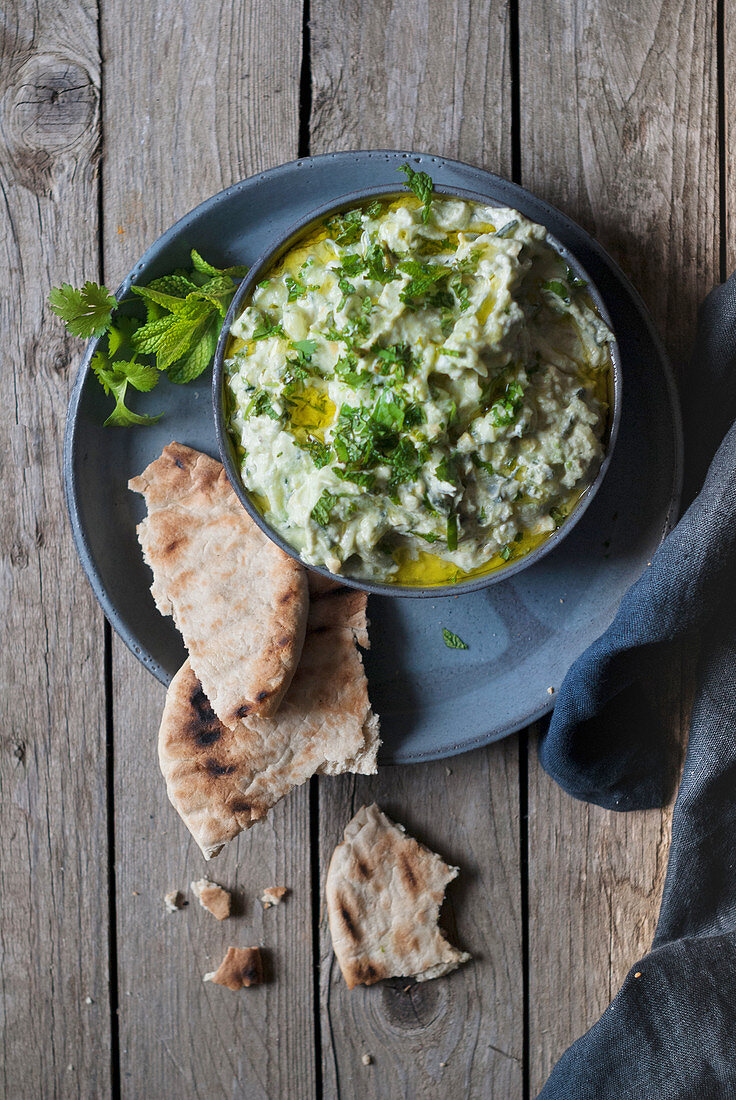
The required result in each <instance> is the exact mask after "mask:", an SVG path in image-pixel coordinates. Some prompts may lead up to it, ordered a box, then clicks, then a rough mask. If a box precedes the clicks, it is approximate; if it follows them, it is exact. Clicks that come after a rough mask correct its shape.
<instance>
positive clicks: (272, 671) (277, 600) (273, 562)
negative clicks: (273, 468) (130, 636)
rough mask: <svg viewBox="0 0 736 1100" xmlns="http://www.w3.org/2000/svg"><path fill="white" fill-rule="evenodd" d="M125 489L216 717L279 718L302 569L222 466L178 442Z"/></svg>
mask: <svg viewBox="0 0 736 1100" xmlns="http://www.w3.org/2000/svg"><path fill="white" fill-rule="evenodd" d="M128 487H129V488H130V489H132V490H133V492H136V493H142V494H143V496H144V497H145V498H146V505H147V507H148V516H147V518H146V519H144V520H143V522H142V523H141V524H139V526H138V538H139V540H140V544H141V546H142V547H143V556H144V558H145V560H146V562H147V563H148V565H149V566H150V567H151V569H152V570H153V585H152V587H151V592H152V593H153V598H154V600H155V601H156V606H157V607H158V609H159V611H160V612H161V613H162V614H163V615H173V617H174V621H175V623H176V625H177V626H178V628H179V630H180V631H181V633H182V635H183V637H184V642H185V644H186V647H187V650H188V651H189V659H190V661H191V663H192V667H193V668H195V669H196V671H197V676H198V678H199V680H200V681H201V683H202V686H203V688H204V691H205V694H206V695H207V698H208V699H209V700H210V703H211V704H212V709H213V710H214V712H215V714H216V715H217V716H218V718H219V719H220V721H221V722H222V723H223V724H224V725H226V726H228V727H229V728H231V729H232V728H233V726H234V725H235V724H236V722H237V721H238V719H239V718H242V717H244V716H245V715H247V714H261V715H264V716H265V715H271V714H275V713H276V711H277V709H278V706H279V704H280V702H281V700H282V698H283V696H284V693H285V691H286V689H287V688H288V686H289V683H290V682H291V678H292V676H293V674H294V669H295V668H296V666H297V664H298V662H299V655H300V653H301V649H302V644H303V642H304V630H305V626H306V620H307V611H308V608H309V599H308V592H307V580H306V570H305V569H304V568H303V566H301V565H300V564H299V563H298V562H296V561H294V559H293V558H290V557H289V556H288V554H285V553H284V552H283V551H282V550H279V548H278V546H275V545H274V543H272V542H271V540H270V539H269V538H267V536H266V535H265V534H264V533H263V531H261V529H260V527H258V525H257V524H256V523H254V522H253V520H252V519H251V518H250V516H249V515H248V513H247V512H246V511H245V509H244V508H243V506H242V505H241V504H240V501H239V500H238V498H237V497H236V496H235V493H234V492H233V490H232V488H231V486H230V483H229V481H228V479H227V475H226V473H225V470H224V468H223V466H222V465H221V464H220V463H219V462H215V460H214V459H212V458H209V456H208V455H204V454H201V453H200V452H199V451H193V450H192V449H191V448H190V447H184V446H182V445H181V444H180V443H170V444H169V445H168V447H164V450H163V453H162V455H161V457H160V458H157V459H156V461H155V462H152V463H151V465H150V466H148V467H147V468H146V469H145V470H144V471H143V473H142V474H141V475H140V477H134V478H133V479H132V480H131V481H130V482H128Z"/></svg>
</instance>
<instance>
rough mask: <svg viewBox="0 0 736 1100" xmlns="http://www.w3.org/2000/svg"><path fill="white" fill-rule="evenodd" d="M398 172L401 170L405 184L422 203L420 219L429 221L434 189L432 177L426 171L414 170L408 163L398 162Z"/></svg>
mask: <svg viewBox="0 0 736 1100" xmlns="http://www.w3.org/2000/svg"><path fill="white" fill-rule="evenodd" d="M398 171H399V172H403V173H404V175H405V176H406V186H407V187H410V188H411V190H412V191H413V192H414V194H415V195H416V197H417V198H418V199H419V201H420V202H422V203H423V204H424V209H423V210H422V221H423V222H425V223H426V222H428V221H429V212H430V209H431V206H432V192H433V191H434V183H433V182H432V177H431V176H430V175H428V174H427V173H426V172H415V171H414V169H413V168H412V167H411V165H410V164H400V165H399V168H398Z"/></svg>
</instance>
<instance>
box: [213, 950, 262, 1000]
mask: <svg viewBox="0 0 736 1100" xmlns="http://www.w3.org/2000/svg"><path fill="white" fill-rule="evenodd" d="M202 981H203V982H214V983H215V985H224V986H226V988H227V989H232V990H233V992H237V990H238V989H243V988H246V989H247V988H248V987H249V986H251V985H260V984H261V982H262V981H263V959H262V958H261V952H260V949H259V948H258V947H228V949H227V955H226V956H225V958H224V959H223V960H222V962H221V963H220V965H219V966H218V968H217V970H213V971H212V973H211V974H205V976H204V977H203V978H202Z"/></svg>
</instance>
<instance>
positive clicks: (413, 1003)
mask: <svg viewBox="0 0 736 1100" xmlns="http://www.w3.org/2000/svg"><path fill="white" fill-rule="evenodd" d="M382 993H383V1010H384V1012H385V1015H386V1022H387V1023H388V1024H389V1025H390V1026H391V1027H393V1028H396V1029H397V1030H398V1031H423V1030H424V1029H425V1028H428V1027H430V1025H431V1024H432V1023H434V1021H435V1020H436V1019H437V1017H438V1016H439V1015H440V1013H441V1012H442V1010H443V1008H444V1005H445V996H444V993H443V989H442V987H441V986H440V985H439V983H437V982H415V981H413V979H411V978H396V979H394V980H392V981H390V982H386V983H384V985H383V986H382Z"/></svg>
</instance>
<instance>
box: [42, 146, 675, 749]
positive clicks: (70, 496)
mask: <svg viewBox="0 0 736 1100" xmlns="http://www.w3.org/2000/svg"><path fill="white" fill-rule="evenodd" d="M364 156H368V157H370V158H371V159H372V158H376V159H378V158H380V157H385V158H387V159H389V158H390V159H393V158H396V157H405V158H407V159H411V158H417V162H418V163H422V162H427V161H430V162H434V163H437V164H442V165H448V166H450V167H452V168H455V169H461V170H470V171H471V172H473V173H479V174H481V175H482V176H485V177H487V178H488V179H489V180H491V181H493V182H494V183H495V184H500V185H501V186H502V187H511V188H513V189H514V191H515V192H516V193H517V194H521V195H522V196H524V197H528V198H529V199H530V200H531V201H532V202H533V203H535V204H537V205H540V206H541V207H542V208H543V209H544V210H545V212H547V211H548V212H549V213H550V214H551V215H552V216H554V217H557V218H562V219H564V220H565V221H567V222H569V223H570V224H571V225H572V226H574V227H575V228H576V229H577V230H579V231H580V232H581V233H583V234H584V235H585V237H586V238H587V242H589V244H590V246H591V247H592V250H593V251H594V252H595V253H596V255H597V256H598V257H599V258H600V259H601V260H602V262H603V263H605V264H606V265H607V266H608V267H609V269H610V270H611V272H612V274H613V275H614V276H615V278H616V279H617V280H618V282H619V283H620V285H621V287H622V289H623V291H624V292H625V294H626V296H627V297H628V298H629V300H630V301H631V303H632V305H633V306H634V307H635V309H636V311H637V313H638V315H639V317H640V318H641V320H642V321H643V323H644V326H645V328H646V331H647V334H648V336H649V338H650V340H651V342H652V345H653V347H654V348H655V350H656V352H657V357H658V360H659V366H660V369H661V373H662V376H663V378H664V382H665V389H666V394H667V399H668V405H669V411H670V414H671V419H672V442H673V452H674V464H673V470H672V489H671V492H670V499H669V503H668V507H667V511H666V514H665V516H664V521H663V525H662V528H661V533H660V538H659V543H658V544H657V545H658V546H661V544H662V542H663V541H664V539H665V538H666V536H667V535H668V534H669V532H670V531H671V530H672V529H673V527H674V526H675V522H676V518H677V516H678V514H679V509H680V504H681V500H682V492H683V479H684V435H683V424H682V410H681V406H680V399H679V392H678V389H677V383H676V381H675V375H674V371H673V369H672V364H671V362H670V358H669V355H668V353H667V351H666V349H665V346H664V342H663V340H662V338H661V336H660V334H659V332H658V330H657V328H656V326H655V324H654V321H653V319H652V317H651V315H650V313H649V310H648V309H647V306H646V304H645V302H644V300H643V298H642V297H641V295H640V294H639V292H638V290H637V289H636V288H635V287H634V286H633V284H632V283H631V281H630V280H629V278H628V276H627V275H626V274H625V273H624V272H623V271H622V269H621V267H620V266H619V264H618V263H617V262H616V261H615V260H614V259H613V257H611V256H610V255H609V253H608V252H607V251H606V249H604V248H603V246H602V245H601V244H599V242H598V241H597V240H596V239H595V237H593V236H591V234H589V233H588V232H587V230H586V229H584V228H583V227H582V226H581V225H579V223H578V222H576V221H575V219H573V218H571V217H570V216H569V215H568V214H566V213H565V212H564V211H562V210H560V209H558V208H557V207H555V206H553V205H552V204H551V203H549V202H548V201H547V200H546V199H544V198H541V197H540V196H538V195H535V194H534V193H533V192H531V191H529V190H528V189H527V188H525V187H523V186H522V185H521V184H517V183H514V181H513V180H508V179H506V178H504V177H503V176H499V175H497V174H496V173H494V172H490V171H488V170H487V169H485V168H481V167H478V166H477V165H472V164H469V163H468V162H467V161H460V160H455V159H454V158H451V157H443V156H441V155H440V154H437V153H424V152H419V151H417V150H404V149H350V150H341V151H339V152H331V153H319V154H316V155H315V156H310V157H297V158H294V159H292V160H290V161H285V162H284V163H282V164H278V165H275V166H274V167H272V168H268V169H265V170H264V171H263V172H258V173H254V174H253V175H251V176H246V177H244V178H243V179H241V180H238V181H237V182H236V183H233V184H231V185H230V186H229V187H226V188H223V189H222V190H220V191H217V192H215V194H213V195H210V196H209V197H208V198H206V199H203V200H202V202H200V203H198V204H197V205H196V206H194V207H192V208H191V209H190V210H189V211H187V213H185V214H183V215H182V216H181V217H180V218H178V219H177V220H176V221H175V222H174V223H173V224H172V225H170V226H169V227H168V228H167V229H166V230H165V231H164V232H163V233H161V234H160V235H159V236H158V237H157V238H156V239H155V240H154V241H153V242H152V243H151V244H150V245H149V246H148V248H147V249H146V250H145V251H144V252H143V254H142V255H141V257H140V258H139V260H138V261H137V263H136V264H135V265H134V266H133V267H132V268H131V269H130V270H129V272H128V274H127V275H126V276H125V278H124V279H123V280H122V282H121V283H120V284H119V286H118V288H117V290H116V291H115V297H116V298H117V299H118V300H120V299H121V298H122V297H123V296H124V295H125V294H126V293H127V292H128V289H129V287H130V286H131V284H132V283H134V282H135V280H136V276H137V275H139V274H140V273H141V272H142V271H143V269H144V268H145V267H146V266H147V264H148V263H149V262H150V260H151V259H152V258H153V255H152V254H154V253H156V252H158V251H159V250H160V249H161V248H162V246H163V245H164V244H165V243H166V241H167V240H168V239H169V238H171V237H175V236H177V235H178V234H179V233H180V232H182V231H183V230H184V229H186V227H187V226H189V225H191V224H192V223H193V222H195V221H197V220H198V219H199V218H200V217H201V216H202V215H203V214H204V213H205V211H209V210H211V209H212V208H213V207H215V206H217V205H218V204H219V203H221V202H223V201H226V200H227V199H228V198H230V197H231V196H232V195H234V194H237V193H238V192H240V191H241V190H243V188H244V187H245V186H246V185H249V184H250V185H253V184H255V183H257V182H261V181H265V180H267V179H273V178H274V177H277V176H280V175H284V174H288V173H289V172H291V171H293V170H294V169H299V168H304V167H311V166H312V165H313V164H314V163H318V162H323V161H330V160H336V159H340V160H349V159H350V158H354V157H364ZM100 339H101V338H97V339H93V340H90V341H89V342H88V344H87V346H86V348H85V351H84V353H83V355H82V359H81V361H80V363H79V366H78V368H77V372H76V376H75V379H74V384H73V386H72V389H71V392H70V395H69V401H68V405H67V415H66V423H65V427H64V439H63V449H62V477H63V481H64V497H65V502H66V508H67V514H68V516H69V522H70V526H71V530H72V537H73V540H74V544H75V548H76V551H77V554H78V556H79V559H80V563H81V565H82V568H83V570H84V572H85V574H86V576H87V579H88V581H89V583H90V585H91V587H92V590H93V592H94V594H95V597H96V599H97V601H98V603H99V604H100V607H101V608H102V611H103V613H104V615H105V617H106V618H107V620H108V622H109V623H110V626H111V627H112V628H113V629H114V630H115V633H116V634H117V635H118V637H119V638H120V639H121V640H122V641H123V642H124V644H125V645H126V646H127V648H128V649H129V650H130V652H131V653H132V654H133V656H134V657H136V658H137V659H138V661H140V663H141V664H142V665H143V666H144V667H145V668H146V669H147V670H148V671H149V672H151V673H152V674H153V675H154V676H155V677H156V679H157V680H158V681H159V682H160V683H161V684H163V685H164V687H166V686H168V683H169V682H170V678H169V677H168V675H167V674H166V672H165V670H164V669H162V668H161V666H160V665H159V663H158V662H157V661H156V660H155V659H154V658H153V657H152V656H151V655H149V654H148V653H147V652H145V651H144V650H142V649H141V648H140V646H138V645H137V644H136V642H135V641H134V639H133V638H132V637H129V636H128V632H127V631H126V630H125V628H124V627H123V624H122V622H121V620H120V616H119V614H118V612H117V609H116V608H115V607H114V606H113V604H112V602H111V600H110V598H109V597H108V595H107V591H106V589H105V586H104V584H103V582H102V579H101V576H100V574H99V572H98V570H97V567H96V565H95V562H94V559H93V556H92V553H91V550H90V547H89V543H88V541H87V538H86V535H85V532H84V529H83V526H82V522H81V517H80V512H79V508H78V504H77V501H78V483H77V478H76V473H75V469H74V461H73V459H74V454H75V446H76V440H77V431H78V426H79V418H78V412H79V404H80V400H81V394H82V390H83V388H84V385H85V383H86V381H87V377H88V375H89V372H90V363H91V360H92V357H93V355H94V354H95V351H96V350H97V346H98V344H99V340H100ZM578 656H579V655H578ZM575 660H577V658H575ZM556 696H557V693H556V694H555V697H553V698H550V700H549V702H546V701H545V702H543V703H542V704H541V706H538V707H535V708H534V709H533V710H531V711H529V712H528V713H527V714H525V715H524V716H523V717H522V718H520V719H512V720H511V721H510V722H508V723H506V724H505V725H504V726H502V727H500V728H497V729H495V730H489V731H487V732H486V733H483V734H478V735H476V736H473V737H471V738H468V739H467V740H463V741H457V742H455V743H453V744H452V745H449V746H445V747H444V748H442V749H440V750H437V751H431V750H430V751H427V750H423V751H417V752H406V751H401V752H400V753H399V755H398V756H395V755H394V756H392V758H391V760H390V761H387V762H386V764H409V763H419V762H425V761H426V762H429V761H432V760H442V759H447V758H449V757H451V756H456V755H458V754H460V753H464V752H470V751H472V750H473V749H477V748H482V747H485V746H487V745H490V744H492V743H493V742H494V741H500V740H502V739H504V738H506V737H509V736H511V735H512V734H514V733H517V732H518V731H519V730H521V729H525V728H527V727H528V726H530V725H533V724H534V723H535V722H538V721H540V720H541V719H542V718H544V717H545V716H546V715H547V714H549V713H550V712H551V711H552V710H553V709H554V706H555V703H556ZM384 766H386V765H385V764H384Z"/></svg>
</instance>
